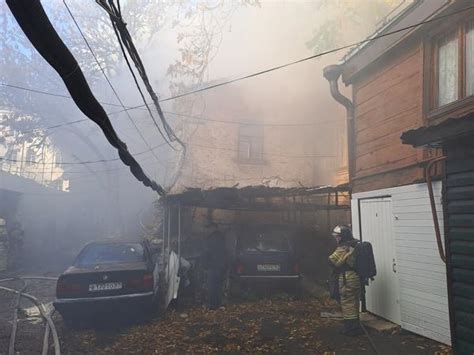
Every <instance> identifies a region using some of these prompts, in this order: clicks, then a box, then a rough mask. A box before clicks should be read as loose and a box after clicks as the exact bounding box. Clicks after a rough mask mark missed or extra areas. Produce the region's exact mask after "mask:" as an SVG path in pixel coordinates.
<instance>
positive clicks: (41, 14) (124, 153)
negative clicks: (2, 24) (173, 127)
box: [6, 0, 165, 195]
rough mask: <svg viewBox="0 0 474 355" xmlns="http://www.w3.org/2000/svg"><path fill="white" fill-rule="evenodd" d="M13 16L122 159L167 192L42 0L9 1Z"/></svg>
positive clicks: (154, 187)
mask: <svg viewBox="0 0 474 355" xmlns="http://www.w3.org/2000/svg"><path fill="white" fill-rule="evenodd" d="M6 2H7V5H8V6H9V8H10V11H11V12H12V14H13V16H14V17H15V19H16V21H17V22H18V24H19V25H20V27H21V29H22V30H23V32H24V34H25V35H26V37H27V38H28V39H29V41H30V42H31V44H32V45H33V46H34V47H35V48H36V50H37V51H38V52H39V53H40V54H41V56H42V57H43V58H44V59H45V60H46V61H47V62H48V63H49V64H50V65H51V66H52V67H53V68H54V69H55V71H56V72H57V73H58V74H59V76H60V77H61V78H62V79H63V81H64V84H65V85H66V87H67V89H68V91H69V93H70V94H71V96H72V97H73V99H74V102H75V103H76V105H77V106H78V108H79V109H80V110H81V111H82V112H83V113H84V114H85V115H86V116H87V117H89V118H90V119H91V120H92V121H94V122H95V123H97V125H98V126H99V127H100V128H101V129H102V132H103V133H104V135H105V138H106V139H107V140H108V142H109V143H110V144H111V145H112V146H113V147H114V148H116V149H117V151H118V154H119V157H120V159H121V160H122V162H123V163H124V164H125V165H127V166H129V167H130V171H131V172H132V174H133V175H134V176H135V177H136V179H137V180H139V181H141V182H142V183H143V184H144V185H145V186H147V187H150V188H151V189H152V190H154V191H156V192H157V193H158V194H159V195H164V194H165V190H164V189H163V187H162V186H160V185H159V184H157V183H156V182H155V181H153V180H151V179H150V178H149V177H148V176H147V175H146V174H145V172H144V171H143V168H142V167H141V166H140V164H139V163H138V161H137V160H136V159H135V158H134V157H133V156H132V154H131V153H130V152H129V150H128V147H127V145H126V144H125V143H124V142H123V141H122V140H121V139H120V138H119V136H118V135H117V132H116V131H115V130H114V128H113V126H112V124H111V122H110V119H109V117H108V116H107V114H106V113H105V111H104V109H103V107H102V106H101V105H100V104H99V102H98V101H97V99H96V98H95V96H94V94H93V93H92V91H91V89H90V87H89V85H88V83H87V81H86V79H85V77H84V74H83V72H82V70H81V68H80V66H79V63H78V62H77V60H76V59H75V58H74V56H73V55H72V53H71V52H70V51H69V49H68V48H67V47H66V45H65V44H64V42H63V41H62V39H61V38H60V37H59V35H58V33H57V32H56V30H55V29H54V27H53V25H52V24H51V22H50V21H49V18H48V15H47V14H46V13H45V11H44V8H43V7H42V5H41V2H40V1H39V0H6Z"/></svg>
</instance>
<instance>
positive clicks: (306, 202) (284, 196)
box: [163, 184, 349, 211]
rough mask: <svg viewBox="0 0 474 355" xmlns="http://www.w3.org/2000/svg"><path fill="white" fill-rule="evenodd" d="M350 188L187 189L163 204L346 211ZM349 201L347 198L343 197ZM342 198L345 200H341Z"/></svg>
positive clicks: (262, 186) (345, 186)
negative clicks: (344, 209)
mask: <svg viewBox="0 0 474 355" xmlns="http://www.w3.org/2000/svg"><path fill="white" fill-rule="evenodd" d="M348 194H349V186H348V185H347V184H345V185H339V186H323V187H294V188H282V187H268V186H264V185H261V186H247V187H242V188H238V187H217V188H213V189H208V190H202V189H200V188H188V189H187V190H186V191H184V192H182V193H179V194H172V195H167V196H166V197H164V198H163V203H165V204H168V205H180V206H188V207H203V208H211V209H224V210H247V211H249V210H255V211H259V210H260V211H285V210H303V211H304V210H317V209H339V208H347V207H348V206H347V204H346V203H344V204H341V203H340V202H341V201H343V200H344V202H345V201H348V199H347V197H348ZM342 196H344V197H346V198H344V197H342ZM341 197H342V198H341Z"/></svg>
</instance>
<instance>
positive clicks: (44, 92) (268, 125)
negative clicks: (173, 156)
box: [0, 82, 334, 137]
mask: <svg viewBox="0 0 474 355" xmlns="http://www.w3.org/2000/svg"><path fill="white" fill-rule="evenodd" d="M0 86H6V87H12V88H15V89H19V90H25V91H31V92H34V93H37V94H44V95H50V96H59V97H65V98H69V99H72V98H71V97H70V96H66V95H59V94H54V93H50V92H47V91H41V90H36V89H29V88H26V87H22V86H17V85H10V84H6V83H2V82H0ZM101 103H102V104H103V105H110V106H119V107H120V105H118V104H112V103H108V102H101ZM128 108H129V109H140V107H138V106H129V107H128ZM141 109H143V108H141ZM143 110H144V109H143ZM120 112H122V111H120ZM163 112H164V113H167V114H169V115H174V116H178V117H184V118H190V119H194V120H200V121H210V122H218V123H223V124H233V125H241V126H264V127H300V126H301V127H306V126H318V125H320V124H323V123H332V122H334V120H328V121H315V122H295V123H290V122H288V123H264V122H240V121H230V120H219V119H216V118H210V117H205V116H194V115H188V114H184V113H177V112H173V111H166V110H163ZM117 113H119V112H117V111H115V112H110V113H107V114H108V115H109V116H110V115H114V114H117ZM81 122H90V120H88V119H80V120H76V121H71V122H65V123H60V124H57V125H52V126H48V127H44V128H34V129H31V130H25V131H21V133H29V132H33V131H35V130H44V131H47V130H49V129H55V128H60V127H63V126H69V125H73V124H77V123H81ZM9 136H13V135H12V134H11V135H4V137H9Z"/></svg>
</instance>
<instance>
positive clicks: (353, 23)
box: [306, 0, 403, 53]
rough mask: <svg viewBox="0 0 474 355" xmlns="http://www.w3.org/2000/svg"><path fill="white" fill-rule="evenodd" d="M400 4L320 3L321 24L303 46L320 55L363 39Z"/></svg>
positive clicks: (394, 0) (391, 0)
mask: <svg viewBox="0 0 474 355" xmlns="http://www.w3.org/2000/svg"><path fill="white" fill-rule="evenodd" d="M402 1H403V0H320V1H319V3H318V5H317V6H316V9H317V11H318V12H319V13H320V17H321V18H322V22H321V23H320V24H319V25H318V26H317V27H316V28H315V29H314V31H313V37H312V38H311V39H310V40H309V41H308V42H307V43H306V45H307V47H308V48H310V49H312V50H313V51H314V52H315V53H321V52H324V51H327V50H330V49H333V48H336V47H340V46H344V45H347V44H350V43H353V42H357V41H360V40H363V39H365V38H366V37H367V36H368V35H369V34H371V33H372V32H373V31H374V30H375V29H376V27H377V24H379V23H380V21H381V20H383V18H384V17H385V16H386V15H387V14H388V13H389V12H390V11H391V10H392V9H393V8H395V7H396V6H398V5H399V4H400V3H402Z"/></svg>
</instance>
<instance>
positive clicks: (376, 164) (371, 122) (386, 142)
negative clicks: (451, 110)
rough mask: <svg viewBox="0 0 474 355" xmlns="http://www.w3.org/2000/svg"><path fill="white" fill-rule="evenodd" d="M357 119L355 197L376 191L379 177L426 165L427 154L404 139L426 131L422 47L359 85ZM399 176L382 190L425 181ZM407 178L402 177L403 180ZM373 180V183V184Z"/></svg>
mask: <svg viewBox="0 0 474 355" xmlns="http://www.w3.org/2000/svg"><path fill="white" fill-rule="evenodd" d="M354 104H355V117H356V121H355V122H356V148H355V155H356V172H355V180H354V192H360V191H367V190H371V189H373V188H371V184H370V183H368V181H364V180H367V179H368V178H370V177H371V176H373V175H374V174H379V173H382V172H386V171H390V170H393V169H396V168H401V167H404V166H412V165H413V164H414V163H416V162H417V161H419V160H422V159H423V150H421V149H418V150H417V149H414V148H412V147H410V146H407V145H403V144H402V143H401V140H400V135H401V134H402V133H403V132H404V131H406V130H409V129H412V128H417V127H420V126H422V125H423V47H422V44H417V45H412V46H411V47H410V48H407V49H405V50H403V51H402V52H398V53H396V54H394V55H392V57H391V58H390V59H387V60H386V61H385V62H383V63H382V64H377V65H376V66H374V68H373V69H372V70H371V71H370V72H367V73H366V74H364V75H362V76H361V77H360V78H359V79H358V81H357V82H355V83H354ZM418 170H419V171H416V172H414V173H413V172H411V173H410V174H405V175H406V177H405V178H404V179H402V181H400V178H399V175H400V171H397V172H394V173H393V174H388V175H386V176H384V177H383V182H382V185H380V181H376V182H378V186H377V188H382V187H390V186H396V185H405V184H409V183H413V182H414V181H415V180H416V179H419V178H422V176H423V175H422V171H421V169H418ZM402 175H403V174H402ZM372 180H373V179H372Z"/></svg>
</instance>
